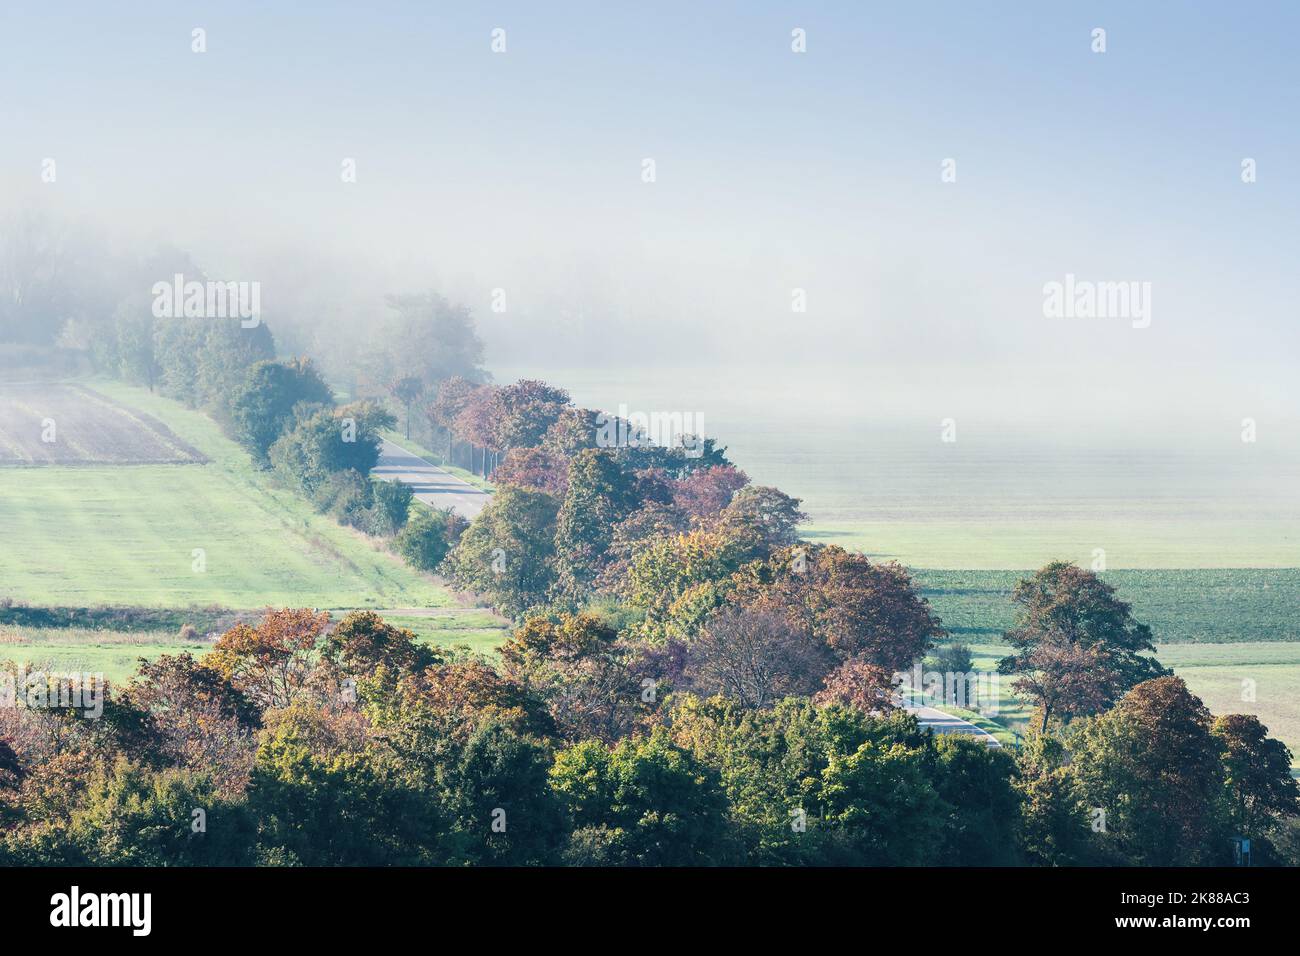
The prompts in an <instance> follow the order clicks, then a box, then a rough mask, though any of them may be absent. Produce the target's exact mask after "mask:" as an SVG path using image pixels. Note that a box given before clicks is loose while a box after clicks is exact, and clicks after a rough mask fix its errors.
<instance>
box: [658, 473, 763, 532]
mask: <svg viewBox="0 0 1300 956" xmlns="http://www.w3.org/2000/svg"><path fill="white" fill-rule="evenodd" d="M747 484H749V476H748V475H746V474H745V473H744V472H743V471H741V470H740V469H739V468H736V467H735V466H734V465H714V466H712V467H710V468H704V469H700V470H698V471H692V472H691V473H690V474H688V475H686V477H684V478H682V479H680V480H679V481H677V482H676V484H675V485H674V487H673V492H672V494H673V504H674V505H676V506H677V507H678V508H679V509H681V510H682V511H683V512H684V513H685V514H686V515H687V516H689V517H690V518H693V519H696V520H703V519H706V518H712V517H714V516H715V515H717V514H718V512H720V511H722V509H723V508H725V507H727V505H729V504H731V501H732V499H733V498H734V497H735V495H736V492H738V491H740V489H741V488H744V487H745V486H746V485H747Z"/></svg>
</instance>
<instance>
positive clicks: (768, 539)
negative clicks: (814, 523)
mask: <svg viewBox="0 0 1300 956" xmlns="http://www.w3.org/2000/svg"><path fill="white" fill-rule="evenodd" d="M807 520H808V516H807V515H806V514H804V513H803V512H802V511H800V510H799V499H798V498H791V497H790V496H789V495H787V494H785V493H784V492H781V491H778V490H777V489H776V488H767V487H762V486H755V485H749V486H747V487H745V488H741V489H740V490H739V491H737V492H736V495H735V497H734V498H732V499H731V503H730V504H728V505H727V507H725V508H723V509H722V511H721V512H720V513H719V514H718V518H717V530H718V531H719V532H721V533H722V534H724V535H727V536H728V537H732V538H736V539H738V540H741V541H744V542H745V543H746V544H747V545H748V546H749V548H750V549H751V550H752V551H753V553H754V555H755V556H756V557H761V556H766V555H767V554H769V553H771V552H772V551H774V550H776V549H777V548H786V547H790V546H791V545H794V544H795V543H796V542H797V541H798V540H799V530H798V528H799V524H800V523H801V522H804V521H807Z"/></svg>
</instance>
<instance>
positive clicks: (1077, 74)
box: [0, 2, 1300, 387]
mask: <svg viewBox="0 0 1300 956" xmlns="http://www.w3.org/2000/svg"><path fill="white" fill-rule="evenodd" d="M3 17H4V19H3V21H2V22H0V93H2V95H0V128H3V130H4V131H5V137H4V141H3V144H0V185H3V186H4V187H5V190H4V194H3V195H0V203H3V202H4V201H5V198H9V199H10V200H11V201H15V202H29V203H30V202H35V203H50V204H58V205H59V206H60V207H62V208H64V209H66V210H70V211H73V212H75V213H76V214H77V215H80V216H85V217H87V218H89V219H91V220H93V221H95V222H99V223H102V224H104V226H105V228H108V229H111V230H115V231H126V232H137V233H139V232H143V233H145V234H147V235H149V236H150V237H161V236H165V237H167V238H171V239H174V240H176V241H178V242H180V243H181V244H183V245H187V246H189V247H191V248H195V249H196V250H198V251H199V253H200V256H201V258H203V259H204V260H205V261H208V262H215V263H220V264H221V265H222V266H223V267H225V268H227V269H228V270H235V269H244V270H248V269H252V270H254V271H256V270H257V269H258V268H260V267H262V266H261V265H259V263H260V264H264V263H265V262H266V261H267V259H266V256H269V255H270V254H271V252H272V251H273V252H274V253H275V254H276V255H279V256H281V257H283V255H284V254H285V250H288V249H302V250H303V254H304V255H307V254H308V252H310V254H311V255H320V256H321V257H324V258H325V259H326V260H328V261H331V262H340V261H341V262H344V263H351V264H354V265H355V266H356V267H357V269H358V272H364V273H366V274H368V275H382V277H383V279H382V280H377V281H383V282H389V283H394V282H395V283H402V284H406V285H410V284H413V283H420V282H425V281H426V280H427V282H428V283H431V284H437V285H438V286H439V287H442V288H444V289H445V290H447V291H448V292H450V293H452V294H453V295H455V296H457V297H458V298H462V299H465V300H466V301H469V302H470V303H471V304H472V305H475V306H476V307H479V308H482V306H483V304H485V303H486V301H487V295H488V290H490V289H491V288H493V287H498V286H500V287H506V288H509V289H510V290H512V296H513V302H514V303H516V305H515V306H514V311H513V312H512V314H511V316H510V317H509V319H508V320H507V321H506V322H504V323H503V324H502V326H501V328H502V329H504V330H509V331H510V333H511V334H510V335H508V336H507V335H504V334H500V335H498V336H497V344H498V346H499V348H500V349H506V350H507V351H508V350H509V348H510V345H511V343H514V342H517V341H518V336H517V335H516V334H514V333H515V332H516V331H517V330H518V329H519V328H520V327H521V326H520V325H518V323H525V326H524V327H527V328H532V329H539V330H542V331H545V330H547V329H549V328H550V327H551V326H552V325H554V324H557V323H558V324H562V325H564V327H565V329H566V330H568V331H573V330H574V329H577V330H578V332H579V333H580V334H585V335H586V336H587V337H588V338H589V339H598V338H599V336H600V335H601V334H602V333H601V330H602V329H604V330H609V329H616V330H617V331H618V333H619V335H620V336H622V337H623V338H625V339H626V340H627V342H628V348H629V349H631V350H632V351H637V350H640V351H641V352H643V353H645V354H658V353H660V352H664V351H668V352H673V351H676V352H678V353H686V354H688V355H694V354H698V355H707V354H711V353H713V352H716V351H718V350H721V349H727V348H737V347H743V348H744V349H747V350H749V352H752V357H753V360H754V361H755V362H781V361H794V360H800V361H808V362H815V361H820V360H825V359H827V358H828V357H831V358H834V357H840V358H845V360H850V359H851V360H855V361H856V360H858V358H859V357H861V358H862V360H863V361H868V360H869V361H872V362H876V363H878V364H898V363H915V364H917V365H923V366H925V367H927V368H933V367H935V366H943V365H947V366H951V367H953V368H957V369H961V368H967V367H969V366H971V364H972V363H985V364H997V365H1003V366H1015V365H1017V364H1022V363H1023V360H1025V359H1027V358H1033V359H1034V360H1035V361H1038V362H1041V363H1043V364H1049V365H1050V364H1055V365H1058V366H1061V367H1067V368H1070V369H1072V370H1074V371H1075V372H1079V367H1080V366H1081V364H1086V363H1085V362H1084V360H1085V359H1086V360H1087V362H1090V363H1094V365H1095V366H1096V367H1102V366H1105V365H1111V366H1114V367H1116V368H1119V369H1122V372H1116V373H1115V374H1116V375H1117V376H1118V377H1117V379H1116V380H1117V381H1127V382H1132V381H1134V380H1135V379H1136V378H1140V377H1142V376H1143V375H1149V376H1150V377H1151V378H1152V379H1153V380H1155V379H1164V378H1167V377H1169V376H1171V375H1174V374H1175V373H1176V372H1178V370H1180V369H1185V368H1190V369H1195V370H1196V371H1195V373H1194V374H1196V375H1209V376H1211V386H1215V383H1220V384H1222V385H1223V387H1228V381H1229V379H1232V381H1233V382H1237V381H1240V380H1245V381H1250V380H1254V379H1258V378H1259V377H1260V376H1259V375H1258V368H1259V367H1260V366H1261V365H1267V364H1268V363H1269V362H1275V361H1278V360H1279V357H1280V356H1283V355H1287V356H1289V355H1294V353H1295V350H1296V347H1297V346H1298V345H1300V335H1298V334H1297V332H1296V331H1295V329H1296V320H1295V315H1294V312H1295V308H1294V304H1295V302H1296V301H1297V293H1298V292H1300V289H1297V285H1300V281H1298V280H1297V278H1296V273H1297V270H1296V269H1295V266H1294V263H1295V258H1296V255H1295V254H1296V251H1297V249H1296V245H1297V244H1296V242H1295V238H1294V236H1295V224H1296V222H1297V213H1300V189H1297V185H1296V177H1297V175H1298V174H1300V152H1298V151H1297V139H1298V138H1300V131H1298V129H1297V123H1296V122H1295V119H1296V117H1297V116H1300V68H1298V67H1297V66H1296V65H1295V60H1296V58H1295V55H1294V49H1295V42H1296V41H1295V38H1296V35H1297V28H1298V27H1300V15H1298V14H1297V13H1296V5H1295V4H1287V3H1274V4H1232V5H1228V4H1208V3H1206V4H1201V3H1142V4H1133V3H1113V4H1111V3H1100V4H1099V3H1089V4H1082V3H1080V4H1071V3H1052V4H1043V3H983V4H980V3H937V4H925V3H907V4H883V3H881V4H871V3H819V4H798V3H784V4H778V3H767V4H762V3H689V4H688V3H656V4H613V3H545V4H543V3H520V4H502V3H468V2H466V3H415V2H412V3H396V2H390V3H382V2H380V3H367V4H364V5H362V4H350V3H346V4H345V3H316V4H312V5H310V7H307V6H305V5H299V4H288V3H283V4H276V3H266V2H261V3H240V2H224V3H221V4H220V5H215V4H187V3H178V2H167V3H130V4H112V5H109V4H104V3H99V2H94V3H57V2H44V3H24V2H11V3H8V4H6V8H5V11H4V13H3ZM198 26H201V27H203V28H205V29H206V30H207V44H208V52H207V53H205V54H203V55H196V54H194V53H192V52H191V50H190V31H191V29H192V28H194V27H198ZM496 27H501V28H504V29H505V30H506V38H507V49H508V52H507V53H506V54H505V55H494V54H493V53H492V52H491V50H490V46H489V44H490V31H491V30H492V29H493V28H496ZM795 27H801V28H803V29H805V30H806V31H807V45H808V52H807V53H806V54H802V55H796V54H793V53H792V52H791V50H790V31H791V30H792V29H793V28H795ZM1095 27H1102V28H1104V29H1105V30H1106V31H1107V47H1108V48H1107V52H1106V53H1105V54H1100V55H1099V54H1095V53H1093V52H1092V51H1091V49H1090V42H1091V40H1090V33H1091V31H1092V29H1093V28H1095ZM44 157H55V158H56V159H57V161H58V169H59V180H58V183H57V185H56V186H54V187H52V188H46V187H42V186H41V185H39V184H38V182H37V176H38V174H39V164H40V162H41V159H42V158H44ZM343 157H353V158H355V159H356V160H357V164H358V182H357V183H356V184H354V186H352V187H344V186H342V185H341V184H340V181H339V164H340V161H341V159H342V158H343ZM645 157H651V158H653V159H654V160H655V162H656V166H657V174H658V179H657V182H656V183H654V184H653V185H647V184H645V183H643V182H641V181H640V177H639V173H640V163H641V160H642V159H643V158H645ZM948 157H951V158H954V159H955V160H956V162H957V171H958V178H957V182H956V183H952V184H943V183H941V182H940V179H939V170H940V166H939V164H940V162H941V161H942V160H943V159H945V158H948ZM1244 157H1252V158H1254V159H1255V160H1256V161H1257V163H1258V182H1256V183H1255V184H1253V185H1249V186H1246V185H1243V184H1242V183H1241V181H1240V178H1239V170H1240V163H1241V160H1242V159H1243V158H1244ZM258 256H262V258H258ZM1067 272H1071V273H1075V274H1077V275H1079V276H1082V277H1091V278H1095V279H1097V280H1126V279H1133V280H1147V281H1151V282H1152V283H1153V285H1154V288H1155V293H1154V297H1155V306H1154V311H1155V315H1154V321H1153V323H1152V327H1151V328H1150V329H1147V330H1143V334H1141V335H1139V334H1136V333H1135V332H1134V330H1129V329H1125V328H1123V327H1122V326H1121V325H1116V324H1112V325H1110V326H1104V327H1103V326H1099V325H1093V326H1087V327H1068V328H1066V327H1062V326H1060V325H1056V326H1052V325H1050V324H1048V323H1047V321H1046V320H1045V319H1044V318H1043V316H1042V314H1041V310H1040V302H1041V294H1040V291H1039V290H1040V289H1041V286H1042V284H1043V283H1044V282H1046V281H1049V280H1053V279H1059V278H1061V277H1062V276H1063V275H1064V274H1065V273H1067ZM793 287H801V288H806V289H807V290H808V299H809V311H808V313H807V314H806V315H805V316H800V317H799V318H798V320H797V323H798V329H799V341H798V342H797V343H795V344H792V343H791V341H790V327H791V321H792V320H791V318H790V315H789V305H788V303H789V295H790V291H789V290H790V289H791V288H793ZM559 316H564V318H563V320H561V319H560V318H559ZM593 317H595V318H593ZM493 334H494V333H493V332H491V330H489V335H490V337H491V336H492V335H493ZM1088 369H1089V371H1088V372H1087V373H1086V374H1085V373H1084V372H1079V375H1080V376H1081V377H1080V379H1079V381H1081V382H1087V381H1093V380H1095V375H1094V376H1093V377H1091V378H1090V377H1089V375H1090V374H1092V372H1091V370H1092V366H1088ZM1098 374H1101V375H1102V376H1103V379H1104V376H1105V375H1106V374H1109V373H1106V372H1101V373H1098ZM1216 376H1217V377H1216ZM1183 377H1185V376H1183ZM1264 378H1265V379H1266V380H1267V378H1268V377H1267V376H1264ZM1252 387H1253V386H1252ZM1279 387H1281V386H1280V385H1279Z"/></svg>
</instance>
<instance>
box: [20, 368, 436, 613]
mask: <svg viewBox="0 0 1300 956" xmlns="http://www.w3.org/2000/svg"><path fill="white" fill-rule="evenodd" d="M94 388H95V390H96V391H98V392H100V393H102V394H103V395H105V396H107V397H108V398H110V399H113V400H114V401H116V402H118V403H120V404H121V405H124V406H127V407H129V408H130V409H133V410H135V411H137V412H139V413H143V414H145V415H148V416H152V417H153V418H156V419H158V420H160V421H161V422H163V423H164V424H165V425H166V426H167V428H169V429H170V431H171V432H173V433H174V434H175V435H177V436H179V438H180V439H181V440H183V441H184V442H186V443H187V444H188V445H190V446H192V447H194V448H196V449H197V450H198V451H199V452H201V453H202V454H203V455H205V456H206V457H207V458H208V459H210V461H209V462H208V463H207V464H175V465H157V464H149V465H126V464H123V465H75V466H67V467H64V466H61V465H46V466H42V467H28V468H24V467H10V468H0V542H3V544H4V547H3V548H2V549H0V597H8V598H11V599H13V600H15V601H24V602H27V603H30V604H49V605H63V606H78V605H80V606H85V605H89V604H97V603H104V604H130V605H143V606H183V605H188V604H220V605H224V606H227V607H233V608H257V607H262V606H265V605H294V606H300V607H301V606H315V607H426V606H450V605H452V604H454V600H453V598H452V595H451V594H450V593H449V592H448V591H447V590H446V589H445V588H443V587H441V586H440V585H438V584H437V583H436V582H434V581H433V580H432V579H431V578H429V577H427V576H425V575H422V574H419V573H417V572H415V571H412V570H411V569H409V568H407V567H406V566H405V565H404V564H402V562H401V561H400V560H399V559H398V558H397V557H395V556H393V555H391V554H388V553H386V552H385V551H383V550H381V549H380V548H379V547H378V546H377V544H376V543H375V542H373V541H371V540H369V539H367V538H366V537H365V536H363V535H360V534H358V533H356V532H354V531H351V530H349V529H346V528H343V527H340V526H339V525H337V524H336V523H335V522H334V521H333V520H332V519H330V518H328V517H325V516H321V515H317V514H315V513H314V512H313V511H312V509H311V508H310V507H309V506H308V505H307V504H306V502H304V501H302V500H300V499H299V498H297V497H296V496H295V495H294V494H292V493H291V492H288V491H284V490H280V489H277V488H275V487H273V486H272V484H271V482H270V481H269V479H268V477H267V476H266V475H264V474H261V473H259V472H257V471H256V470H255V469H254V468H253V467H252V465H251V463H250V462H249V459H248V456H247V455H246V454H245V453H244V451H243V450H242V449H240V448H239V447H238V446H237V445H236V444H235V443H233V442H232V441H230V440H229V439H227V438H225V437H224V436H223V435H222V434H221V432H220V429H219V428H218V427H217V425H216V423H215V422H213V421H212V420H211V419H210V418H208V417H207V416H206V415H204V414H202V413H201V412H197V411H190V410H188V409H185V408H184V407H182V406H180V405H179V404H177V403H175V402H172V401H169V400H167V399H164V398H160V397H158V396H155V395H152V394H150V393H149V392H148V391H147V390H145V389H141V388H134V387H130V386H126V385H122V384H120V383H116V382H96V383H95V384H94ZM199 568H203V569H202V570H200V569H199Z"/></svg>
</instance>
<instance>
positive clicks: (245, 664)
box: [200, 608, 330, 708]
mask: <svg viewBox="0 0 1300 956" xmlns="http://www.w3.org/2000/svg"><path fill="white" fill-rule="evenodd" d="M329 624H330V616H329V612H328V611H320V612H315V611H309V610H305V609H291V608H284V609H283V610H273V611H268V612H267V614H266V615H265V616H264V617H263V618H262V620H261V621H260V622H258V624H257V625H256V626H254V625H251V624H243V623H240V624H236V625H235V626H234V627H232V628H231V629H230V630H228V631H226V633H224V634H222V635H221V637H220V638H218V639H217V643H216V645H215V646H214V647H213V648H212V650H211V651H210V652H209V653H208V654H207V655H206V656H205V657H204V658H203V660H202V661H201V662H200V663H201V664H203V665H204V666H207V667H210V668H212V669H214V670H216V671H217V672H218V673H219V674H221V676H222V677H224V678H225V679H226V680H229V681H230V682H231V683H232V684H234V686H235V687H236V688H238V689H239V690H240V691H242V692H243V693H244V694H246V695H247V696H248V697H249V699H251V700H252V701H254V702H255V703H256V704H257V705H258V706H259V707H262V708H270V707H288V706H289V705H290V704H292V703H293V702H294V701H295V700H296V699H298V698H300V697H301V696H302V695H303V694H304V693H305V692H306V688H307V683H308V678H309V676H310V674H311V670H312V666H313V665H314V664H315V662H316V649H317V645H318V644H319V643H320V640H321V636H322V635H323V634H324V633H325V631H326V629H327V628H328V627H329Z"/></svg>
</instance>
